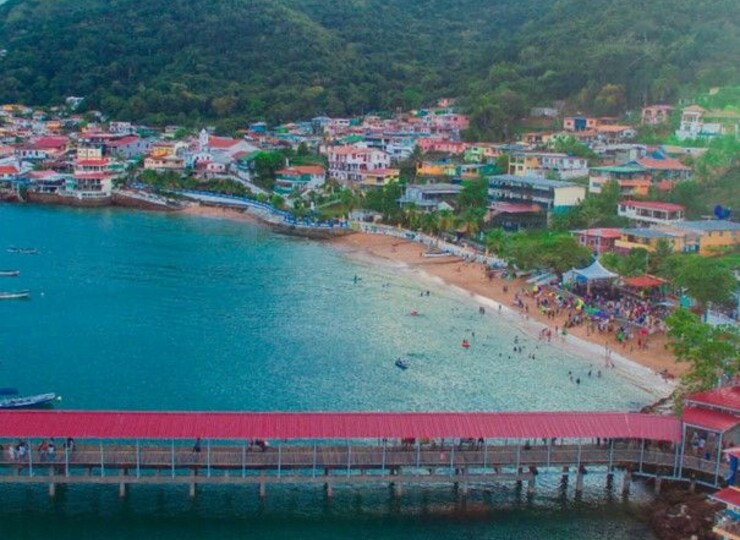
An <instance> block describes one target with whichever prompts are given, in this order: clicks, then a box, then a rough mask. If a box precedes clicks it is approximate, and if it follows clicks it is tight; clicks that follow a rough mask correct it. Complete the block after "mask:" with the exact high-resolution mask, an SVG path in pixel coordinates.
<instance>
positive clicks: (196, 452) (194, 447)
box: [193, 437, 201, 458]
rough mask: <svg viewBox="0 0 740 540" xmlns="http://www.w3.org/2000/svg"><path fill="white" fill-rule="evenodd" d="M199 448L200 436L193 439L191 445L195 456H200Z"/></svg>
mask: <svg viewBox="0 0 740 540" xmlns="http://www.w3.org/2000/svg"><path fill="white" fill-rule="evenodd" d="M200 450H201V444H200V437H198V438H197V439H195V444H194V445H193V454H195V457H196V458H197V457H199V456H200Z"/></svg>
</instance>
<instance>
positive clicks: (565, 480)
mask: <svg viewBox="0 0 740 540" xmlns="http://www.w3.org/2000/svg"><path fill="white" fill-rule="evenodd" d="M569 471H570V469H569V468H568V466H567V465H566V466H564V467H563V475H562V476H561V477H560V481H561V483H562V484H563V485H564V486H567V485H568V480H569V474H568V473H569Z"/></svg>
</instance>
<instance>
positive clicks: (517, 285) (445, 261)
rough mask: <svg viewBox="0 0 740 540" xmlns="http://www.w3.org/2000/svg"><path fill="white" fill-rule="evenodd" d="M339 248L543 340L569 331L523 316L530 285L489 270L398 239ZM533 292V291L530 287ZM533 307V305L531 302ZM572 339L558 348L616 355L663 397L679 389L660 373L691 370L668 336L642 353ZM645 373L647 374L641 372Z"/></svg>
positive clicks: (598, 338) (355, 238) (348, 242)
mask: <svg viewBox="0 0 740 540" xmlns="http://www.w3.org/2000/svg"><path fill="white" fill-rule="evenodd" d="M333 243H334V244H335V245H336V246H337V247H339V248H340V249H342V250H344V251H346V252H347V253H349V254H355V255H361V254H368V255H370V256H372V257H377V258H381V259H386V260H389V261H393V262H396V263H401V264H404V265H406V266H408V267H409V268H412V269H416V270H418V271H420V272H421V273H422V274H425V275H427V276H429V277H433V278H437V279H438V280H441V282H443V283H445V284H448V285H451V286H454V287H457V288H459V289H461V290H463V291H466V292H467V293H469V294H470V295H471V296H473V297H474V299H475V300H476V301H478V302H479V303H480V304H481V305H484V306H485V305H488V306H489V307H490V309H498V305H499V304H501V305H502V311H503V312H504V313H505V314H506V316H510V317H512V323H513V324H515V325H516V326H518V327H520V328H522V329H524V330H525V331H527V330H528V331H529V333H532V334H533V335H535V336H537V335H538V334H539V332H540V330H541V329H542V328H550V329H552V330H553V331H554V329H555V326H558V327H559V328H563V324H564V323H565V320H566V315H565V314H561V316H560V317H559V318H557V319H555V320H553V319H548V318H547V317H546V316H545V315H543V314H541V313H540V312H539V311H538V310H536V309H530V311H529V313H526V314H525V313H523V312H521V311H520V310H519V309H518V308H516V307H515V304H514V295H515V293H516V292H517V291H519V290H520V289H521V288H522V287H525V285H526V283H525V279H524V278H521V279H518V280H504V279H500V278H493V279H491V278H489V277H488V276H487V275H486V271H485V268H484V267H483V266H482V265H480V264H475V263H465V262H463V261H462V260H461V259H460V258H458V257H454V256H450V257H441V258H427V257H422V254H423V253H424V252H425V251H426V247H425V246H423V245H422V244H419V243H417V242H413V241H409V240H403V239H399V238H396V237H393V236H384V235H379V234H366V233H357V234H353V235H351V236H346V237H343V238H337V239H336V240H333ZM529 287H530V288H531V285H530V286H529ZM530 302H532V304H533V301H532V300H531V299H530ZM568 332H569V334H568V335H567V336H566V337H565V339H563V338H562V337H559V338H555V339H554V344H555V345H559V346H563V347H569V348H571V349H572V348H573V347H576V348H577V349H579V351H578V352H579V353H580V354H581V355H584V356H587V357H589V358H590V359H593V361H594V365H595V366H599V367H604V365H605V362H606V354H605V346H606V345H608V346H609V347H610V348H611V350H612V351H613V352H612V354H611V360H612V361H613V363H614V364H615V365H616V369H618V370H619V371H621V372H622V374H623V375H625V376H627V377H628V378H631V379H635V382H636V383H638V380H637V379H639V383H638V384H640V386H645V385H646V384H647V385H649V386H650V387H651V389H652V390H658V391H659V392H660V393H664V392H670V389H671V388H672V387H673V384H672V383H671V382H670V381H664V380H663V378H662V377H660V376H658V375H657V373H658V372H660V371H662V370H664V369H665V370H668V372H669V373H670V374H672V375H674V376H678V375H680V374H681V373H683V372H684V371H685V369H686V366H684V365H682V364H678V363H677V362H676V360H675V357H674V356H673V354H672V352H671V351H670V350H669V349H668V348H667V347H666V343H667V339H666V336H665V335H664V334H662V333H659V334H654V335H652V336H650V338H649V339H648V343H647V348H646V349H640V350H638V349H636V348H635V347H634V342H629V343H627V344H626V345H622V344H619V343H618V342H617V340H616V337H615V336H614V334H598V333H596V334H590V333H589V332H588V329H587V328H585V327H583V326H579V327H575V328H570V329H569V330H568ZM640 368H642V369H640Z"/></svg>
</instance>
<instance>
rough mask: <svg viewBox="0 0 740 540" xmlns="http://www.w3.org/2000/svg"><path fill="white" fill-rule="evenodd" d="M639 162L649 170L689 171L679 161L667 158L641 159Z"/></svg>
mask: <svg viewBox="0 0 740 540" xmlns="http://www.w3.org/2000/svg"><path fill="white" fill-rule="evenodd" d="M637 162H638V163H639V164H640V165H642V166H643V167H646V168H648V169H654V170H661V171H673V170H677V171H689V170H691V169H690V168H689V167H687V166H686V165H684V164H683V163H681V162H680V161H678V160H677V159H672V158H666V159H653V158H647V157H646V158H640V159H638V160H637Z"/></svg>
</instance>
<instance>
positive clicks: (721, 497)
mask: <svg viewBox="0 0 740 540" xmlns="http://www.w3.org/2000/svg"><path fill="white" fill-rule="evenodd" d="M712 499H715V500H718V501H721V502H723V503H725V504H728V505H731V506H740V489H738V488H736V487H734V486H730V487H727V488H725V489H720V490H719V491H718V492H717V493H715V494H714V495H712Z"/></svg>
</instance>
